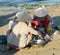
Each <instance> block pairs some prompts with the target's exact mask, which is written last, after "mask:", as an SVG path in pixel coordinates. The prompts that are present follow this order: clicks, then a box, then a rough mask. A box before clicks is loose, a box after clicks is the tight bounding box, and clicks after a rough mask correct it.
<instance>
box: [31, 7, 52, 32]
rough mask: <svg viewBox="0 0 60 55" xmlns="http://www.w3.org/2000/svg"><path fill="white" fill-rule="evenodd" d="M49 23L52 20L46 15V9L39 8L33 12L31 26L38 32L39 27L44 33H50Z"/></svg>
mask: <svg viewBox="0 0 60 55" xmlns="http://www.w3.org/2000/svg"><path fill="white" fill-rule="evenodd" d="M51 23H52V19H51V17H50V16H49V15H48V9H47V8H45V7H40V8H37V9H36V10H35V11H34V17H33V21H32V26H33V27H34V28H35V29H37V30H38V29H40V28H39V27H42V28H43V29H44V30H45V31H46V32H50V30H51V26H50V25H51Z"/></svg>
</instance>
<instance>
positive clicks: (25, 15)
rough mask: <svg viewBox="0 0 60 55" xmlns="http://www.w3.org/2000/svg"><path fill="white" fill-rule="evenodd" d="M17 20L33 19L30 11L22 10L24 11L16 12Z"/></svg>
mask: <svg viewBox="0 0 60 55" xmlns="http://www.w3.org/2000/svg"><path fill="white" fill-rule="evenodd" d="M16 17H17V19H16V21H31V20H32V19H31V17H30V16H29V15H28V13H26V12H24V11H22V12H18V13H17V14H16Z"/></svg>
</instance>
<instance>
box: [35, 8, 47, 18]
mask: <svg viewBox="0 0 60 55" xmlns="http://www.w3.org/2000/svg"><path fill="white" fill-rule="evenodd" d="M47 14H48V10H47V8H45V7H40V8H38V9H36V10H35V11H34V15H35V16H37V17H44V16H46V15H47Z"/></svg>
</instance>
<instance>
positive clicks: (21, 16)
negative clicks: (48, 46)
mask: <svg viewBox="0 0 60 55" xmlns="http://www.w3.org/2000/svg"><path fill="white" fill-rule="evenodd" d="M16 17H17V19H16V21H18V23H17V24H16V25H15V26H14V28H13V30H12V32H11V33H10V35H9V36H8V37H7V44H8V46H10V47H13V48H14V46H16V47H18V48H17V49H21V48H24V47H26V46H27V45H28V44H29V43H30V41H31V39H32V35H31V34H30V33H32V34H35V35H40V33H39V32H38V31H36V30H34V29H33V28H32V27H31V26H29V23H31V20H32V19H31V17H30V16H29V15H28V13H26V12H18V13H17V15H16Z"/></svg>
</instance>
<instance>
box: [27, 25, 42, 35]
mask: <svg viewBox="0 0 60 55" xmlns="http://www.w3.org/2000/svg"><path fill="white" fill-rule="evenodd" d="M28 31H29V32H30V33H32V34H35V35H41V34H40V32H38V31H36V30H34V29H33V28H32V27H30V26H28Z"/></svg>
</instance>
